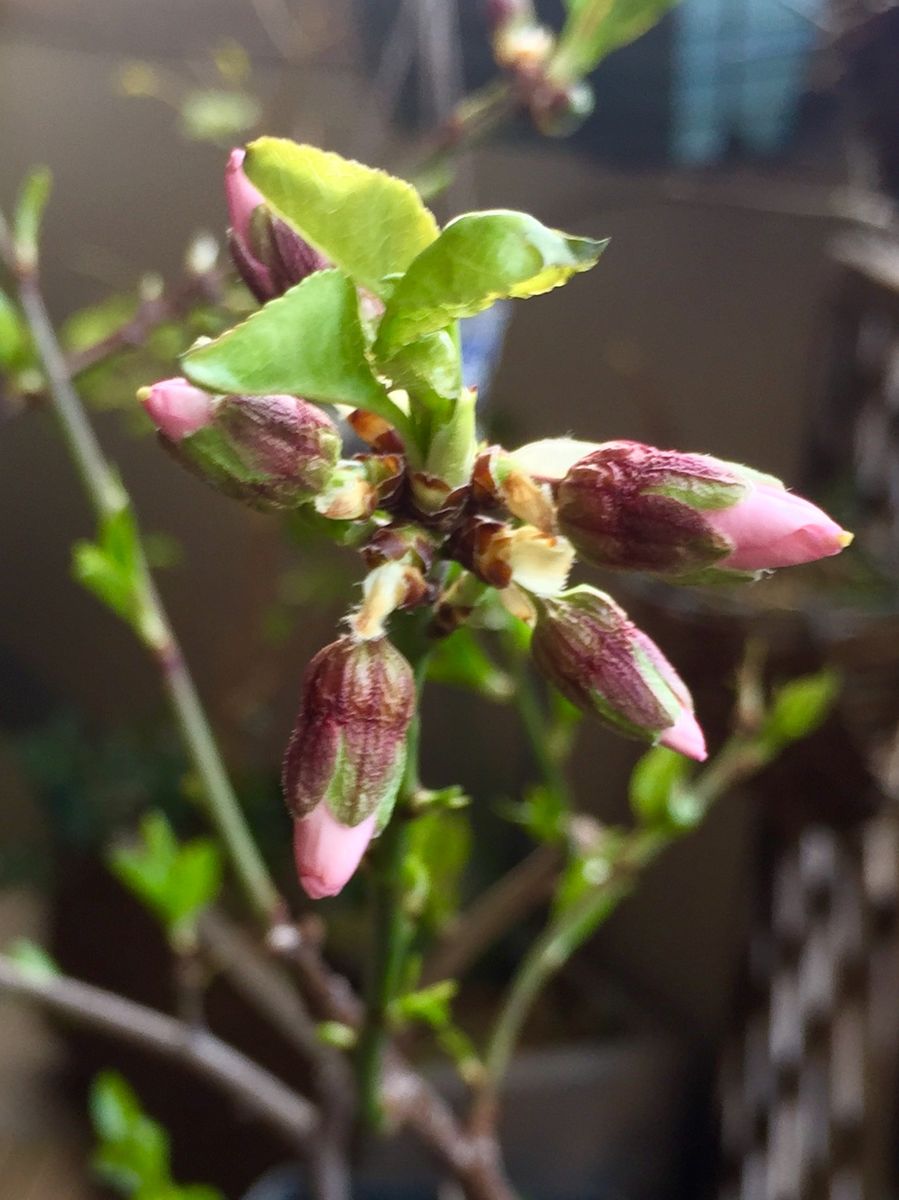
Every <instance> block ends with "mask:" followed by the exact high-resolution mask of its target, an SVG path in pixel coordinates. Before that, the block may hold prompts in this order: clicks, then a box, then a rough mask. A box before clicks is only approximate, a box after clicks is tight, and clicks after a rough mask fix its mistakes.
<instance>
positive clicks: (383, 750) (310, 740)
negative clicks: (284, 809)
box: [283, 637, 415, 897]
mask: <svg viewBox="0 0 899 1200" xmlns="http://www.w3.org/2000/svg"><path fill="white" fill-rule="evenodd" d="M414 706H415V682H414V679H413V675H412V668H411V667H410V666H409V664H408V662H407V661H406V659H405V658H404V657H403V656H402V654H400V652H399V650H397V649H396V648H395V647H394V646H393V645H392V644H391V643H390V642H388V641H387V639H386V638H381V639H379V640H377V641H365V642H359V641H356V640H355V639H353V638H351V637H344V638H341V639H340V640H339V641H336V642H333V643H332V644H331V645H330V646H326V647H325V648H324V649H323V650H320V651H319V652H318V654H317V655H316V656H315V658H313V660H312V662H311V663H310V664H309V666H308V667H307V669H306V673H305V675H304V677H303V687H302V698H301V702H300V711H299V713H298V715H297V719H296V722H295V725H294V730H293V733H292V735H291V738H290V743H289V745H288V747H287V753H286V755H285V758H284V771H283V784H284V796H285V799H286V801H287V806H288V808H289V809H290V811H291V812H292V813H293V815H294V817H295V818H296V821H297V825H296V830H295V834H296V837H295V850H296V858H297V867H298V870H299V874H300V882H301V884H302V885H303V887H304V888H305V889H306V891H307V892H308V894H309V895H310V896H313V897H318V896H324V895H334V894H335V893H336V892H338V891H340V889H341V888H342V887H343V885H344V884H345V883H346V881H347V879H348V878H349V877H350V875H352V873H353V871H354V870H355V868H356V865H357V864H358V862H359V859H360V858H361V857H362V854H363V852H364V850H365V846H366V844H367V843H368V840H369V839H370V838H371V837H372V835H373V834H374V832H375V830H376V828H383V826H384V825H385V824H386V823H387V821H388V820H389V817H390V813H391V811H392V809H393V805H394V802H395V800H396V796H397V792H398V791H399V786H400V782H401V780H402V776H403V769H404V767H405V762H406V733H407V731H408V728H409V723H410V721H411V720H412V714H413V711H414Z"/></svg>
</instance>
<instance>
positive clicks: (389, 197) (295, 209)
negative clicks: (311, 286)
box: [244, 137, 446, 324]
mask: <svg viewBox="0 0 899 1200" xmlns="http://www.w3.org/2000/svg"><path fill="white" fill-rule="evenodd" d="M244 170H245V172H246V174H247V177H248V178H249V179H250V181H251V183H253V184H255V186H256V187H257V188H258V189H259V190H260V192H262V194H263V196H264V197H265V198H266V200H267V201H268V202H269V204H270V205H271V206H272V208H274V209H275V211H276V212H277V213H278V214H279V215H280V216H282V217H283V218H284V220H285V221H287V222H288V224H290V225H292V226H293V228H294V229H295V230H296V231H297V233H299V234H300V236H301V237H303V238H305V239H306V241H308V242H310V243H311V244H312V245H313V246H315V248H316V249H317V250H320V251H321V253H322V254H324V255H325V256H326V257H327V258H328V259H330V260H331V262H333V263H335V264H336V265H337V266H338V267H340V268H342V270H344V271H346V273H347V274H348V275H349V276H350V277H351V278H352V279H353V280H354V281H355V282H356V283H358V284H361V285H362V286H363V287H366V288H368V289H369V290H370V291H372V292H374V293H375V294H376V295H379V296H384V295H386V294H387V292H388V291H389V287H390V284H389V281H388V279H387V277H388V276H391V275H395V274H397V273H401V272H403V271H405V270H406V268H407V267H408V266H409V264H410V263H411V262H412V260H413V259H414V258H415V257H416V255H418V254H420V253H421V251H422V250H424V248H425V247H426V246H427V245H428V244H429V243H430V242H432V241H433V240H434V239H435V238H436V237H437V232H438V229H437V222H436V221H435V220H434V217H433V215H432V214H431V213H430V212H429V211H428V209H427V208H425V206H424V204H423V203H422V201H421V197H420V196H419V195H418V193H417V192H416V190H415V188H413V187H412V185H411V184H409V183H406V182H405V181H404V180H401V179H395V178H394V177H393V176H392V175H387V174H386V173H385V172H384V171H378V170H375V169H374V168H372V167H366V166H363V165H362V164H361V163H357V162H353V161H352V160H350V159H345V158H341V157H340V155H339V154H331V153H329V152H328V151H326V150H319V149H318V148H317V147H315V146H304V145H298V144H297V143H296V142H291V141H289V140H287V139H286V138H271V137H264V138H259V139H258V140H257V141H255V142H251V143H250V145H249V146H248V147H247V155H246V159H245V160H244ZM444 324H446V322H444Z"/></svg>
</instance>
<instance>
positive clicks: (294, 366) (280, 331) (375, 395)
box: [181, 271, 408, 429]
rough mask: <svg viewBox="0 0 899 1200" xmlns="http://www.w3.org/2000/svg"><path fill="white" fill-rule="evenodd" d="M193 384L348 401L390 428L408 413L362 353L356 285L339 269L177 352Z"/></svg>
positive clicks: (236, 392) (322, 273)
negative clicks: (204, 341) (211, 337)
mask: <svg viewBox="0 0 899 1200" xmlns="http://www.w3.org/2000/svg"><path fill="white" fill-rule="evenodd" d="M181 364H182V367H183V370H184V374H185V375H186V376H187V377H188V379H190V380H191V381H192V382H193V383H196V384H199V386H200V387H205V388H208V389H210V390H211V391H215V392H224V393H226V394H230V395H248V396H263V395H266V394H271V393H282V392H283V393H287V394H289V395H293V396H305V397H306V398H307V399H309V400H318V401H319V402H321V403H325V404H352V405H354V406H355V407H357V408H365V409H368V410H369V411H370V412H374V413H378V414H379V415H380V416H382V417H384V418H385V419H386V420H388V421H390V423H391V424H392V425H394V427H396V428H400V429H406V428H408V419H407V418H406V416H405V414H404V413H402V412H401V411H400V410H399V409H398V408H397V406H396V405H395V404H394V403H393V401H392V400H390V398H389V397H388V395H387V391H386V389H385V388H384V386H383V384H381V383H379V382H378V380H377V379H376V378H375V376H374V375H373V373H372V370H371V368H370V367H369V365H368V361H367V359H366V356H365V338H364V335H363V332H362V324H361V322H360V320H359V302H358V299H357V295H356V289H355V288H354V287H353V285H352V283H351V282H350V280H349V279H347V277H346V276H345V275H343V274H342V273H341V272H340V271H317V272H316V273H315V274H314V275H310V276H308V277H307V278H306V279H304V280H303V282H302V283H298V284H297V285H296V287H292V288H291V289H290V290H289V291H287V292H285V293H284V295H283V296H279V297H278V298H277V299H276V300H270V301H269V302H268V304H266V305H264V306H263V307H262V308H260V309H259V311H258V312H255V313H253V315H252V316H251V317H248V318H247V320H246V321H244V322H243V323H242V324H240V325H236V326H235V327H234V328H233V329H229V330H228V332H227V333H223V334H222V335H221V337H218V338H216V340H215V341H214V342H209V343H207V344H206V345H204V346H197V347H195V348H194V349H193V350H189V351H188V352H187V354H185V355H184V356H183V358H182V359H181Z"/></svg>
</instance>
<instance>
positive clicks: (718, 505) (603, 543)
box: [558, 441, 852, 582]
mask: <svg viewBox="0 0 899 1200" xmlns="http://www.w3.org/2000/svg"><path fill="white" fill-rule="evenodd" d="M558 522H559V528H560V529H561V530H562V532H563V533H564V534H565V535H566V537H568V538H569V539H570V540H571V541H572V542H573V544H574V546H575V549H576V550H577V551H578V553H579V554H580V555H581V556H582V557H583V558H584V559H586V560H587V561H588V562H592V563H595V564H597V565H601V566H606V567H616V568H629V569H631V570H636V571H653V572H657V573H660V574H667V575H672V576H681V577H688V578H692V579H695V580H696V581H698V582H699V581H703V580H704V579H711V578H715V577H727V576H728V575H730V576H731V577H732V578H733V577H738V576H742V577H743V578H746V575H747V573H752V574H755V573H757V572H760V571H763V570H767V569H770V568H774V567H786V566H794V565H796V564H798V563H805V562H811V561H813V560H814V559H818V558H826V557H828V556H829V555H833V554H838V553H839V552H840V551H841V550H842V549H844V547H846V546H847V545H848V544H849V543H850V542H851V540H852V535H851V534H849V533H847V532H846V531H845V530H843V529H841V528H840V526H839V525H837V524H836V522H834V521H832V520H831V519H830V517H828V516H827V515H826V513H824V512H822V511H821V510H820V509H819V508H816V507H815V506H814V505H813V504H810V503H809V501H807V500H803V499H802V498H801V497H799V496H794V495H792V494H791V493H790V492H788V491H787V490H786V489H785V488H784V486H783V484H781V483H780V481H779V480H777V479H774V478H772V477H771V476H768V475H761V474H759V473H758V472H756V471H752V470H751V469H750V468H748V467H744V466H741V465H740V464H738V463H729V462H722V461H721V460H720V459H716V458H711V457H709V456H708V455H704V454H681V453H680V452H678V451H675V450H657V449H655V448H654V447H652V446H644V445H641V444H640V443H638V442H623V441H622V442H607V443H606V444H605V445H603V446H599V447H597V448H596V449H595V450H593V451H592V452H591V453H589V454H587V455H586V456H585V457H584V458H582V459H580V461H578V462H577V463H575V464H574V465H573V466H572V467H571V468H570V470H569V471H568V473H567V474H566V475H565V477H564V478H563V480H562V481H561V483H560V484H559V488H558Z"/></svg>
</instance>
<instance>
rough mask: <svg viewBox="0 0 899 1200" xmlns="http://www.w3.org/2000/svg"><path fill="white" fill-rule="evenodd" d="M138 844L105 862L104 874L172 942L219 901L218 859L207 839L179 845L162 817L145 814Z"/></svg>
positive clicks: (189, 930)
mask: <svg viewBox="0 0 899 1200" xmlns="http://www.w3.org/2000/svg"><path fill="white" fill-rule="evenodd" d="M140 832H141V841H140V842H139V843H138V844H137V845H136V846H120V847H117V848H115V849H113V850H112V851H111V852H110V854H109V856H108V864H109V869H110V870H111V871H112V873H113V874H114V875H115V876H116V878H117V879H118V880H119V881H120V882H121V883H122V884H124V886H125V887H127V888H128V889H129V891H131V892H133V893H134V895H135V896H137V898H138V899H139V900H141V901H142V902H143V903H144V904H145V905H146V906H147V908H149V909H150V911H151V912H152V913H153V914H154V915H155V916H156V917H158V918H159V919H160V920H161V921H162V922H163V924H164V925H165V926H166V928H167V930H168V932H169V934H170V935H171V936H174V937H182V936H189V935H190V934H191V933H192V930H193V926H194V924H195V922H196V919H197V917H198V916H199V914H200V913H201V912H202V911H203V909H205V908H206V907H207V906H208V905H209V904H211V903H212V901H213V900H214V899H215V898H216V896H217V895H218V893H219V891H220V889H221V884H222V859H221V853H220V852H219V849H218V847H217V846H216V845H215V843H214V842H212V841H211V840H210V839H208V838H195V839H194V840H193V841H189V842H185V843H184V844H183V845H179V843H178V840H177V839H176V837H175V835H174V833H173V832H172V827H171V825H170V824H169V822H168V820H167V818H166V817H165V815H164V814H163V813H160V812H152V813H148V814H147V816H146V817H144V819H143V821H142V822H141V829H140Z"/></svg>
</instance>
